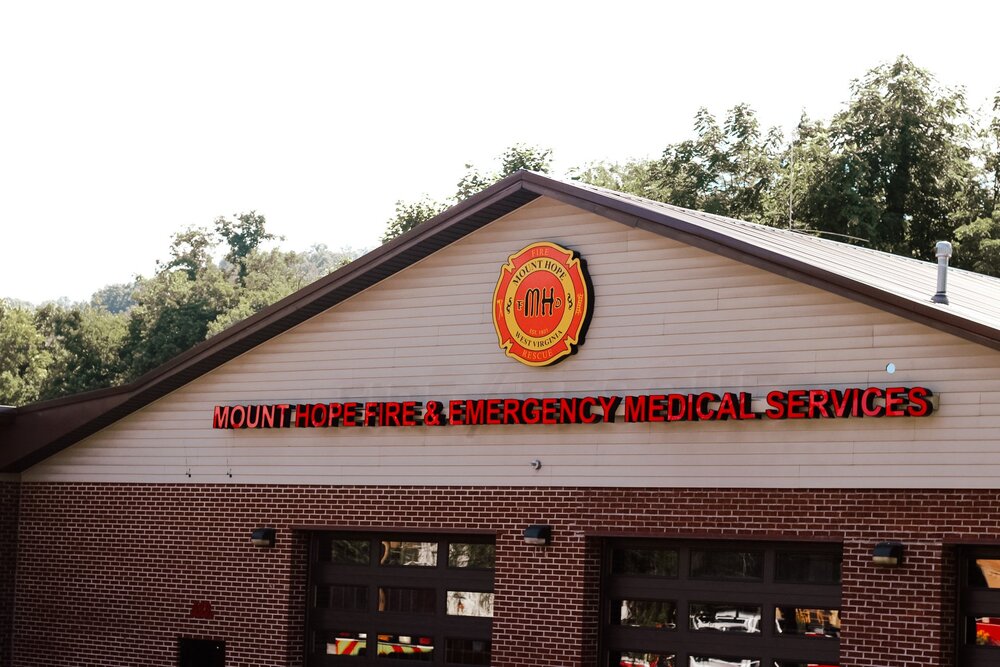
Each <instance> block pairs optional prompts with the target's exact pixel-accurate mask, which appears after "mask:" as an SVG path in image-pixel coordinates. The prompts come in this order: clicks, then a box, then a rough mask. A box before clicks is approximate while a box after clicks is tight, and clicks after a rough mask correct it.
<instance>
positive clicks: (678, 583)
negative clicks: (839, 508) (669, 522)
mask: <svg viewBox="0 0 1000 667" xmlns="http://www.w3.org/2000/svg"><path fill="white" fill-rule="evenodd" d="M841 561H842V549H841V547H840V545H839V544H798V543H793V544H788V543H766V542H763V543H762V542H754V543H750V542H712V541H656V540H632V539H628V540H626V539H622V540H609V541H608V542H607V543H606V546H605V550H604V567H603V584H602V596H601V610H602V628H603V631H602V636H601V644H602V662H601V665H602V667H798V665H802V666H809V667H820V666H830V667H836V665H837V664H838V654H839V647H840V642H839V635H840V567H841Z"/></svg>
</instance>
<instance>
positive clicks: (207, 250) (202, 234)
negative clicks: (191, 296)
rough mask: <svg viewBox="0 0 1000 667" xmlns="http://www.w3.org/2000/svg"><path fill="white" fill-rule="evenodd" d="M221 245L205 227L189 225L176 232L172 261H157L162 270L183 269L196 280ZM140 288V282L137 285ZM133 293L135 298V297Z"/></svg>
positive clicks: (171, 246)
mask: <svg viewBox="0 0 1000 667" xmlns="http://www.w3.org/2000/svg"><path fill="white" fill-rule="evenodd" d="M217 245H219V241H218V239H216V238H215V236H214V235H213V234H212V232H211V231H210V230H208V229H206V228H205V227H187V228H185V229H183V230H181V231H179V232H177V233H176V234H174V238H173V241H171V242H170V261H169V262H166V263H161V262H157V267H158V268H159V270H160V271H172V270H173V269H182V270H183V271H184V272H185V273H187V276H188V278H190V279H191V280H194V279H195V278H197V277H198V272H199V271H201V269H202V267H204V266H206V265H207V264H209V263H210V262H211V261H212V250H214V249H215V247H216V246H217ZM136 288H138V284H137V285H136ZM134 296H135V295H134V293H133V298H134Z"/></svg>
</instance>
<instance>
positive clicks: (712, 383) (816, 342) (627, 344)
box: [22, 198, 1000, 488]
mask: <svg viewBox="0 0 1000 667" xmlns="http://www.w3.org/2000/svg"><path fill="white" fill-rule="evenodd" d="M538 240H551V241H555V242H557V243H561V244H563V245H566V246H568V247H571V248H574V249H575V250H578V251H579V252H580V253H581V254H582V255H583V256H584V258H585V259H586V261H587V266H588V268H589V270H590V273H591V277H592V280H593V284H594V292H595V295H594V300H595V306H596V307H595V312H594V317H593V321H592V323H591V327H590V330H589V333H588V335H587V339H586V344H585V345H584V347H583V348H582V350H581V351H580V353H579V354H577V355H575V356H573V357H571V358H569V359H567V360H566V361H564V362H562V363H560V364H557V365H556V366H553V367H549V368H540V369H539V368H529V367H526V366H523V365H521V364H519V363H517V362H515V361H513V360H509V359H507V358H506V357H504V355H503V354H502V352H501V351H500V350H499V348H498V345H497V338H496V334H495V333H494V331H493V324H492V317H491V298H492V294H493V289H494V286H495V283H496V279H497V275H498V272H499V268H500V266H501V265H502V264H503V263H504V262H505V261H506V259H507V257H508V255H510V254H511V253H513V252H515V251H517V250H518V249H520V248H521V247H523V246H525V245H527V244H528V243H531V242H533V241H538ZM889 362H892V363H894V364H895V365H896V367H897V369H898V371H897V372H896V373H895V374H894V375H889V374H887V373H886V371H885V367H886V364H887V363H889ZM998 367H1000V354H998V353H997V352H995V351H992V350H989V349H987V348H984V347H981V346H978V345H975V344H973V343H969V342H967V341H964V340H961V339H958V338H956V337H954V336H951V335H948V334H944V333H941V332H939V331H936V330H933V329H930V328H928V327H925V326H923V325H919V324H916V323H914V322H910V321H908V320H904V319H902V318H900V317H897V316H895V315H892V314H889V313H885V312H882V311H879V310H876V309H874V308H870V307H868V306H865V305H863V304H859V303H855V302H852V301H849V300H847V299H844V298H841V297H838V296H835V295H833V294H830V293H827V292H824V291H822V290H818V289H816V288H813V287H810V286H808V285H804V284H800V283H797V282H794V281H791V280H788V279H785V278H782V277H780V276H776V275H773V274H770V273H767V272H765V271H761V270H759V269H756V268H754V267H751V266H748V265H745V264H742V263H739V262H736V261H733V260H730V259H727V258H725V257H721V256H718V255H713V254H711V253H707V252H704V251H701V250H698V249H695V248H692V247H690V246H686V245H684V244H681V243H677V242H673V241H670V240H668V239H664V238H661V237H658V236H656V235H653V234H650V233H648V232H644V231H642V230H637V229H632V228H629V227H626V226H623V225H620V224H619V223H616V222H612V221H609V220H606V219H604V218H601V217H599V216H597V215H593V214H589V213H585V212H583V211H580V210H578V209H575V208H572V207H569V206H566V205H563V204H559V203H556V202H554V201H552V200H548V199H545V198H542V199H539V200H536V201H535V202H533V203H531V204H529V205H527V206H525V207H523V208H522V209H520V210H518V211H516V212H514V213H512V214H511V215H509V216H507V217H505V218H503V219H501V220H499V221H497V222H494V223H492V224H491V225H489V226H487V227H485V228H483V229H482V230H480V231H477V232H475V233H473V234H471V235H469V236H468V237H466V238H464V239H462V240H461V241H459V242H457V243H455V244H453V245H451V246H449V247H447V248H445V249H443V250H441V251H439V252H437V253H436V254H434V255H432V256H430V257H428V258H426V259H424V260H423V261H421V262H419V263H417V264H415V265H414V266H411V267H409V268H408V269H406V270H404V271H403V272H401V273H399V274H397V275H396V276H394V277H392V278H390V279H388V280H386V281H384V282H383V283H380V284H378V285H376V286H374V287H371V288H369V289H368V290H366V291H365V292H363V293H361V294H359V295H357V296H355V297H353V298H352V299H350V300H348V301H346V302H344V303H342V304H340V305H339V306H337V307H336V308H334V309H332V310H330V311H328V312H326V313H323V314H321V315H319V316H317V317H315V318H313V319H311V320H309V321H307V322H305V323H303V324H301V325H299V326H298V327H296V328H295V329H293V330H291V331H288V332H286V333H284V334H282V335H281V336H279V337H277V338H275V339H273V340H271V341H269V342H267V343H265V344H263V345H261V346H260V347H258V348H257V349H255V350H252V351H250V352H247V353H246V354H244V355H242V356H241V357H239V358H237V359H234V360H233V361H231V362H229V363H227V364H226V365H224V366H222V367H220V368H218V369H216V370H214V371H212V372H211V373H208V374H207V375H205V376H203V377H201V378H199V379H197V380H195V381H194V382H192V383H190V384H189V385H187V386H185V387H183V388H181V389H179V390H177V391H175V392H173V393H172V394H170V395H168V396H166V397H164V398H162V399H160V400H159V401H157V402H155V403H153V404H151V405H149V406H147V407H145V408H144V409H142V410H141V411H139V412H137V413H136V414H134V415H131V416H129V417H127V418H125V419H123V420H121V421H119V422H118V423H116V424H114V425H112V426H110V427H108V428H106V429H104V430H103V431H101V432H100V433H98V434H95V435H94V436H92V437H90V438H88V439H87V440H85V441H83V442H81V443H78V444H77V445H75V446H73V447H70V448H68V449H66V450H64V451H62V452H60V453H58V454H56V455H54V456H52V457H50V458H49V459H47V460H46V461H44V462H42V463H40V464H38V465H36V466H35V467H33V468H32V469H31V470H29V471H27V472H26V473H24V475H23V477H22V479H23V480H25V481H73V482H83V481H99V482H115V481H122V482H124V481H147V482H165V483H166V482H171V483H172V482H191V483H204V482H219V483H275V484H283V483H297V484H351V485H354V484H428V485H439V484H450V485H480V484H485V485H504V486H507V485H513V486H522V485H538V486H552V485H556V486H560V485H567V486H568V485H595V486H665V487H669V486H740V487H894V488H899V487H934V488H948V487H989V488H996V487H997V486H1000V482H998V480H1000V445H998V443H997V438H996V433H997V432H998V429H1000V373H998V372H997V370H998ZM869 384H874V385H879V386H892V385H910V386H912V385H918V384H919V385H925V386H928V387H930V388H931V389H932V390H933V391H934V392H935V393H936V394H937V395H938V396H939V401H940V407H939V410H938V412H937V413H936V414H935V415H934V416H932V417H929V418H925V419H845V420H794V421H785V422H778V421H770V420H760V421H755V422H731V423H730V422H714V423H681V424H624V423H618V424H602V425H596V426H550V427H544V426H525V427H488V426H480V427H448V428H443V429H431V428H411V429H339V430H272V431H256V432H247V431H240V432H233V431H213V430H212V429H211V428H210V426H211V414H212V406H214V405H216V404H240V403H301V402H317V401H365V400H411V399H412V400H425V401H426V400H442V401H447V400H449V399H457V398H483V397H508V396H512V397H518V396H520V397H524V396H579V395H587V394H609V393H614V394H642V393H658V392H664V391H682V392H683V391H689V390H692V391H693V390H697V391H702V390H705V391H749V392H751V393H753V394H754V395H755V396H757V397H760V396H763V395H764V394H765V393H766V392H767V391H769V390H771V389H788V388H796V387H846V386H866V385H869ZM533 459H539V460H541V461H542V468H541V470H538V471H534V470H532V469H531V468H530V467H529V465H528V463H529V462H530V461H532V460H533Z"/></svg>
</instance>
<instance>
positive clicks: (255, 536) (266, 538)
mask: <svg viewBox="0 0 1000 667" xmlns="http://www.w3.org/2000/svg"><path fill="white" fill-rule="evenodd" d="M274 535H275V530H274V528H256V529H254V531H253V532H252V533H250V541H251V542H253V545H254V546H255V547H273V546H274Z"/></svg>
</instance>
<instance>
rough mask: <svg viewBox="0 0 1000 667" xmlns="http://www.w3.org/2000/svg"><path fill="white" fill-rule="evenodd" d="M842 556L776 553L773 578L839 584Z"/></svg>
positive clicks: (808, 582) (793, 581) (809, 582)
mask: <svg viewBox="0 0 1000 667" xmlns="http://www.w3.org/2000/svg"><path fill="white" fill-rule="evenodd" d="M842 560H843V556H841V555H840V554H824V553H818V554H817V553H812V554H809V553H783V552H780V551H779V552H778V553H777V555H776V562H775V572H774V578H775V580H776V581H788V582H792V583H797V584H799V583H801V584H839V583H840V564H841V562H842Z"/></svg>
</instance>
